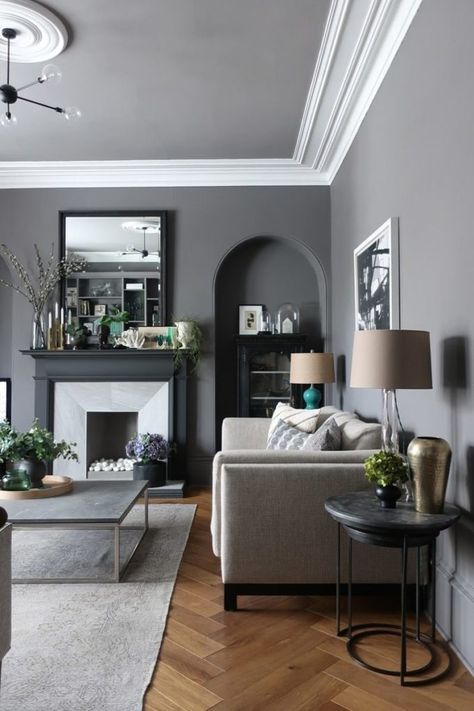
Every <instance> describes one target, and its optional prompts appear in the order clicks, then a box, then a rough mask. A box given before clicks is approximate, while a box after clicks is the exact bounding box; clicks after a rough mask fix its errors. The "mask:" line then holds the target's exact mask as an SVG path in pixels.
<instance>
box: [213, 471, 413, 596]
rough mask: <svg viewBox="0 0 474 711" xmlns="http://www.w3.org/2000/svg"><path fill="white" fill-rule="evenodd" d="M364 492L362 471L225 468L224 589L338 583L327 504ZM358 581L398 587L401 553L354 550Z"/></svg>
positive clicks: (334, 534)
mask: <svg viewBox="0 0 474 711" xmlns="http://www.w3.org/2000/svg"><path fill="white" fill-rule="evenodd" d="M367 486H368V484H367V482H365V480H364V479H363V478H361V470H360V466H359V465H350V464H345V465H341V464H328V465H326V466H325V467H324V469H322V470H319V471H318V472H317V473H315V468H314V466H313V465H311V464H300V465H298V466H294V465H290V466H288V465H285V464H277V465H268V464H263V465H254V466H251V465H242V464H240V465H239V464H226V465H224V467H223V469H222V520H223V522H224V525H223V529H222V541H221V544H222V550H221V570H222V580H223V582H224V583H334V582H335V579H336V567H335V566H336V544H337V525H336V524H335V522H334V521H333V519H332V518H331V517H330V516H329V515H328V514H327V513H326V512H325V510H324V502H325V500H326V499H327V498H328V497H329V496H333V495H337V494H341V493H343V492H347V491H353V490H355V489H365V488H367ZM341 540H342V543H343V553H342V556H343V557H342V560H343V561H345V560H347V556H346V555H345V546H346V537H345V536H344V535H343V534H342V535H341ZM344 570H345V569H344ZM343 575H345V572H344V573H343ZM353 580H354V582H361V583H390V582H392V583H398V582H399V581H400V555H399V552H398V551H396V552H395V551H393V550H388V549H384V548H378V547H375V546H367V545H362V544H357V543H354V550H353Z"/></svg>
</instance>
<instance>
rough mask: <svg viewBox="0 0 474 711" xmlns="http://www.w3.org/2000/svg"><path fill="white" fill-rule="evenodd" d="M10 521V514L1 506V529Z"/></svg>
mask: <svg viewBox="0 0 474 711" xmlns="http://www.w3.org/2000/svg"><path fill="white" fill-rule="evenodd" d="M7 521H8V514H7V512H6V511H5V509H4V508H2V507H1V506H0V528H2V526H4V525H5V524H6V522H7Z"/></svg>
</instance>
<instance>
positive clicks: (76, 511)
mask: <svg viewBox="0 0 474 711" xmlns="http://www.w3.org/2000/svg"><path fill="white" fill-rule="evenodd" d="M147 485H148V482H146V481H90V480H79V481H75V482H74V489H73V490H72V492H71V493H70V494H66V495H65V496H57V497H53V498H50V499H27V500H24V501H5V502H2V505H3V506H4V508H6V509H7V512H8V519H9V522H10V523H11V524H12V526H13V532H14V531H15V530H18V529H27V530H31V529H40V528H42V529H50V530H68V531H70V530H73V531H95V530H99V531H104V530H109V531H112V532H113V534H114V536H113V553H114V555H113V558H114V569H113V574H112V576H106V577H90V578H82V577H81V578H79V577H77V578H76V577H74V578H60V577H48V578H38V577H35V578H29V577H22V578H13V580H12V582H14V583H90V582H103V583H106V582H115V583H118V582H119V581H120V578H121V576H122V574H123V572H124V570H125V568H126V567H127V565H128V564H129V562H130V560H131V559H132V557H133V555H134V554H135V552H136V550H137V548H138V546H139V545H140V543H141V541H142V540H143V538H144V536H145V533H146V532H147V530H148V489H147ZM140 496H143V497H144V499H145V511H144V525H143V527H139V528H137V527H136V526H122V525H121V524H122V522H123V520H124V519H125V517H126V516H127V515H128V514H129V513H130V511H131V509H132V508H133V506H134V505H135V504H136V502H137V499H139V497H140ZM124 529H125V530H127V531H128V530H131V529H132V530H139V531H142V534H141V536H140V538H139V539H138V541H137V542H136V544H135V545H134V546H133V548H132V550H131V552H130V553H129V554H128V555H127V557H126V559H125V561H124V562H123V563H122V565H120V532H121V530H124Z"/></svg>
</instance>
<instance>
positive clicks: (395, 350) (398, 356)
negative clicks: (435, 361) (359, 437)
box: [351, 330, 433, 453]
mask: <svg viewBox="0 0 474 711" xmlns="http://www.w3.org/2000/svg"><path fill="white" fill-rule="evenodd" d="M432 387H433V385H432V381H431V354H430V334H429V333H428V331H406V330H380V331H356V332H355V333H354V345H353V348H352V371H351V388H379V389H381V390H383V410H382V449H384V450H385V451H387V452H395V453H398V451H399V447H398V423H397V419H398V408H397V399H396V392H395V391H396V390H399V389H404V390H406V389H426V388H432Z"/></svg>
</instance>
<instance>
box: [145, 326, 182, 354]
mask: <svg viewBox="0 0 474 711" xmlns="http://www.w3.org/2000/svg"><path fill="white" fill-rule="evenodd" d="M176 331H177V329H176V326H139V327H138V333H140V334H141V335H142V336H144V337H145V343H144V344H143V348H146V349H149V348H157V349H159V350H164V351H166V350H168V351H169V350H173V349H174V348H175V347H176V340H177V336H176Z"/></svg>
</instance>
